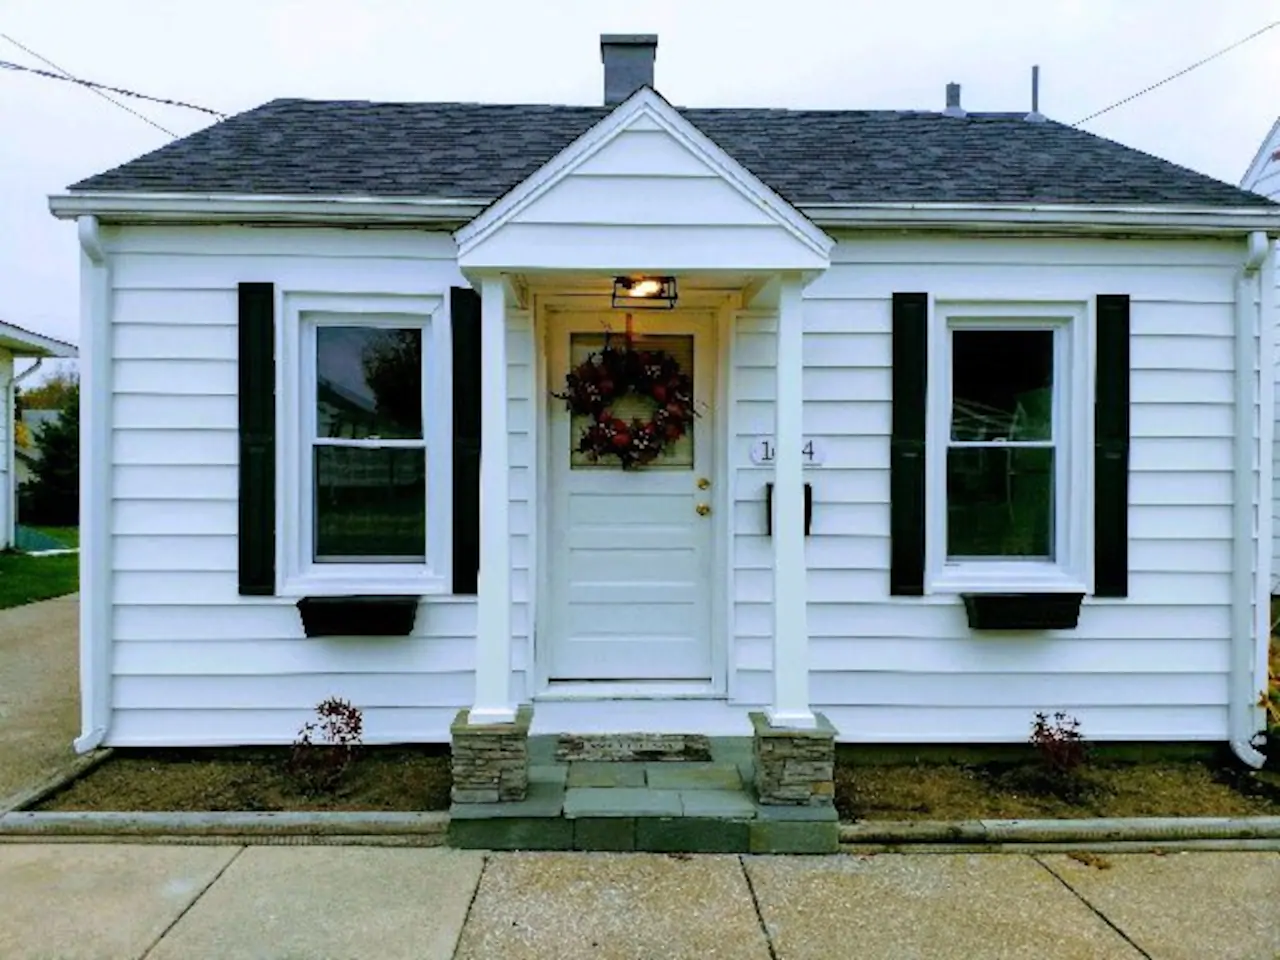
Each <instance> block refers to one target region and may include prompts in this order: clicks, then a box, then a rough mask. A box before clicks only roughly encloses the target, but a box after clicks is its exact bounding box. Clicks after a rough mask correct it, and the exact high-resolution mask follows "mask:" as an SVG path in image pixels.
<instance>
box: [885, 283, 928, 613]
mask: <svg viewBox="0 0 1280 960" xmlns="http://www.w3.org/2000/svg"><path fill="white" fill-rule="evenodd" d="M928 315H929V298H928V295H927V294H924V293H895V294H894V295H893V436H892V439H891V442H890V450H889V500H890V509H889V536H890V539H891V546H890V552H891V557H890V568H889V592H890V593H891V594H893V595H895V596H911V597H918V596H920V595H922V594H923V593H924V531H925V505H924V478H925V449H924V443H925V440H924V431H925V399H926V390H927V386H928V382H929V374H928V365H929V357H928V336H929V334H928Z"/></svg>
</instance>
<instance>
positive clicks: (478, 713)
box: [467, 706, 516, 726]
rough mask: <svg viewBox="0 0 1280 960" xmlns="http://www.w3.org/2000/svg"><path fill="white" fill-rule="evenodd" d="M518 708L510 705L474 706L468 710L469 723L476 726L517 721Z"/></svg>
mask: <svg viewBox="0 0 1280 960" xmlns="http://www.w3.org/2000/svg"><path fill="white" fill-rule="evenodd" d="M515 722H516V708H515V707H510V706H502V707H472V708H471V709H470V710H469V711H468V712H467V723H469V724H472V725H474V726H488V725H489V724H494V723H515Z"/></svg>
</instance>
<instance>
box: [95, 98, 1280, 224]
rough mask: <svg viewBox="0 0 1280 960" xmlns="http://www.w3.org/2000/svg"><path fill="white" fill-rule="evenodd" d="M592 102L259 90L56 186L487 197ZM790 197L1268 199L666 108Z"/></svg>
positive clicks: (924, 137)
mask: <svg viewBox="0 0 1280 960" xmlns="http://www.w3.org/2000/svg"><path fill="white" fill-rule="evenodd" d="M608 112H609V111H608V109H607V108H604V107H575V106H535V105H496V104H467V103H369V102H363V101H313V100H273V101H271V102H270V103H267V104H264V105H263V106H260V107H258V108H256V109H254V110H250V111H248V112H246V113H242V114H239V115H237V116H234V117H231V118H230V119H228V120H225V121H223V122H221V123H218V124H215V125H214V126H212V127H208V128H206V129H204V130H201V131H199V132H198V133H195V134H192V135H191V136H189V137H186V138H184V139H182V140H178V141H175V142H174V143H170V144H168V145H167V146H164V147H161V148H160V149H159V150H156V151H154V152H153V153H149V154H146V155H145V156H142V157H139V158H138V159H136V160H132V161H130V162H129V163H126V164H124V165H123V166H120V167H117V168H115V169H114V170H109V171H107V172H106V173H100V174H98V175H96V176H93V177H89V178H88V179H87V180H82V181H80V182H79V183H77V184H74V185H73V186H72V187H71V189H72V190H82V191H94V190H97V191H142V192H158V193H196V192H198V193H240V194H255V193H259V194H343V195H359V196H395V197H408V196H413V197H438V198H449V199H475V200H492V199H494V198H495V197H497V196H500V195H501V194H502V193H504V192H506V191H507V190H509V189H511V188H512V187H513V186H515V185H516V184H518V183H519V182H520V181H521V180H523V179H524V178H525V177H527V176H528V175H529V174H531V173H533V171H534V170H536V169H537V168H538V167H539V166H541V165H542V164H543V163H545V162H546V161H547V160H549V159H551V158H552V157H553V156H554V155H555V154H556V153H558V152H559V151H560V150H561V149H562V148H564V147H565V146H567V145H568V144H569V143H570V142H571V141H572V140H574V138H576V137H577V136H578V135H580V134H581V133H583V132H584V131H585V130H587V129H588V128H589V127H590V126H592V125H593V124H594V123H596V122H597V121H599V120H600V119H601V118H602V117H604V116H605V115H606V114H607V113H608ZM680 112H681V113H682V114H683V115H684V116H685V117H686V118H687V119H688V120H689V121H690V122H692V123H693V124H694V125H695V126H696V127H698V129H700V130H701V131H702V132H703V133H705V134H706V135H707V136H708V137H710V138H711V139H712V140H714V141H715V142H716V143H717V144H719V145H720V147H721V148H723V149H724V150H725V151H726V152H728V153H729V154H730V155H731V156H733V157H734V158H735V159H737V160H738V162H740V163H741V164H743V165H744V166H745V167H747V169H749V170H750V171H751V172H752V173H754V174H755V175H756V176H758V177H759V178H760V179H761V180H763V181H764V182H765V183H767V184H768V185H769V186H770V187H772V188H773V189H774V190H776V191H777V192H778V193H780V194H781V195H782V196H783V197H785V198H786V199H788V200H789V201H791V202H792V203H794V204H806V203H875V202H917V203H929V202H938V203H942V202H975V203H978V202H985V203H1115V204H1184V205H1198V206H1233V207H1241V206H1265V205H1268V203H1269V201H1267V200H1266V199H1265V198H1263V197H1260V196H1258V195H1256V194H1252V193H1249V192H1246V191H1243V190H1240V189H1238V188H1237V187H1234V186H1231V185H1228V184H1226V183H1221V182H1219V181H1217V180H1214V179H1212V178H1211V177H1207V176H1205V175H1203V174H1200V173H1196V172H1194V171H1192V170H1188V169H1186V168H1184V167H1180V166H1178V165H1176V164H1173V163H1170V162H1168V161H1166V160H1161V159H1159V158H1157V157H1153V156H1151V155H1149V154H1146V153H1143V152H1141V151H1139V150H1134V149H1131V148H1129V147H1125V146H1122V145H1120V144H1118V143H1115V142H1113V141H1110V140H1105V139H1103V138H1102V137H1097V136H1094V135H1093V134H1090V133H1086V132H1084V131H1081V130H1075V129H1073V128H1071V127H1067V126H1064V125H1063V124H1060V123H1054V122H1052V121H1050V122H1047V123H1030V122H1028V121H1026V120H1024V119H1023V115H1022V114H991V113H988V114H974V113H971V114H969V115H968V116H967V117H965V118H954V117H946V116H943V115H942V114H939V113H925V112H906V111H883V110H876V111H869V110H849V111H827V110H768V109H723V110H721V109H716V110H703V109H681V110H680Z"/></svg>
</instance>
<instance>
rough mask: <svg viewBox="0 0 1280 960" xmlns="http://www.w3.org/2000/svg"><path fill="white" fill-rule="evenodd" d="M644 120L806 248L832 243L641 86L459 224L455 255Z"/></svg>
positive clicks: (827, 247)
mask: <svg viewBox="0 0 1280 960" xmlns="http://www.w3.org/2000/svg"><path fill="white" fill-rule="evenodd" d="M641 118H647V119H649V120H651V121H652V122H653V123H655V124H656V125H657V126H658V127H660V128H661V129H662V130H663V131H664V132H665V133H666V134H667V135H668V136H670V137H671V138H672V139H673V140H675V141H676V142H677V143H679V144H680V145H681V146H683V147H684V148H685V149H686V150H688V151H689V152H690V153H692V154H693V155H694V156H695V157H697V158H698V159H699V160H701V161H702V162H703V163H705V164H706V165H707V166H708V167H709V168H710V169H712V170H713V171H715V172H716V173H717V174H718V175H719V176H720V177H721V178H722V179H724V180H725V181H726V182H727V183H729V184H730V185H731V186H733V187H734V188H736V189H737V190H738V191H739V192H740V193H742V194H743V195H744V196H746V197H748V198H750V199H751V200H752V201H753V202H754V203H755V204H756V205H757V206H758V207H759V208H760V209H762V210H763V211H765V212H766V213H767V214H769V215H770V216H771V217H772V218H773V219H774V221H775V222H776V223H777V224H778V226H780V227H782V228H783V229H785V230H786V231H787V232H788V233H790V234H791V235H792V236H793V237H794V238H795V239H796V240H798V241H799V242H801V243H803V244H804V245H805V246H807V247H809V248H810V249H811V250H812V251H813V252H814V253H815V254H817V255H818V256H819V257H821V258H823V259H824V260H825V259H826V258H827V257H828V256H829V255H830V253H831V249H832V248H833V247H834V246H835V241H834V240H832V239H831V238H830V237H828V236H827V235H826V234H825V233H823V232H822V230H820V229H819V228H818V227H817V226H815V225H814V224H813V223H812V222H811V221H810V220H809V219H808V218H807V217H806V216H805V215H804V214H803V213H802V212H801V211H800V210H798V209H796V208H795V207H794V206H792V205H791V204H790V203H788V202H787V201H786V200H784V199H783V198H782V197H781V196H779V195H778V194H777V193H776V192H775V191H774V190H772V189H771V188H770V187H769V186H767V185H766V184H765V183H764V181H762V180H760V179H759V178H758V177H756V176H755V175H754V174H753V173H751V172H750V171H749V170H747V169H746V167H744V166H743V165H742V164H740V163H739V162H738V161H737V160H735V159H733V157H731V156H730V155H729V154H727V153H725V152H724V150H722V149H721V148H720V147H719V146H717V145H716V144H715V143H714V142H713V141H712V140H711V139H710V138H709V137H707V136H706V135H705V134H704V133H702V131H700V130H699V129H698V128H697V127H695V126H694V125H693V124H691V123H690V122H689V121H688V120H686V119H685V118H684V117H682V116H680V113H679V111H677V110H676V108H675V107H673V106H671V104H669V103H668V102H667V101H666V100H664V99H663V98H662V96H661V95H659V94H658V93H657V92H656V91H655V90H653V89H652V88H650V87H641V88H640V89H639V90H637V91H636V92H635V93H633V94H632V95H631V96H630V97H628V98H627V99H626V100H624V101H623V102H622V103H620V104H618V106H617V107H615V108H614V110H613V112H612V113H610V114H609V115H608V116H606V117H605V118H604V119H603V120H601V121H600V122H598V123H597V124H596V125H595V126H593V127H591V128H590V129H589V130H587V131H586V132H585V133H583V134H582V135H581V136H579V137H578V138H577V139H576V140H574V141H573V143H571V144H569V146H567V147H565V148H564V149H563V150H561V151H560V152H559V153H558V154H556V155H555V156H554V157H552V158H551V159H550V160H548V161H547V162H546V163H545V164H543V165H542V166H541V167H539V168H538V169H537V170H535V171H534V172H533V173H531V174H530V175H529V176H528V177H526V178H525V179H524V180H523V181H521V182H520V183H519V184H517V185H516V186H515V187H513V188H512V189H511V190H509V191H507V193H505V194H503V195H502V197H500V198H499V199H498V200H497V201H496V202H494V204H493V205H492V206H490V207H489V208H488V209H486V210H485V211H484V213H482V214H480V216H478V217H476V218H475V219H474V220H472V221H471V222H470V223H468V224H467V225H466V226H464V227H462V228H461V229H460V230H458V232H457V233H456V234H454V239H455V240H457V242H458V252H459V255H460V256H464V257H465V256H466V254H467V252H468V251H469V250H471V249H473V248H475V247H476V246H478V245H479V244H481V243H483V242H484V240H485V238H486V237H488V236H490V235H491V234H492V233H493V232H494V231H496V230H498V229H499V228H500V227H501V226H502V225H503V224H505V223H508V222H509V221H510V220H511V219H512V218H513V217H514V216H516V215H517V214H518V213H519V212H520V211H521V210H523V209H524V208H525V207H527V206H528V205H529V204H531V203H533V202H534V201H535V200H537V199H538V198H539V197H540V196H542V195H543V194H545V193H546V192H547V191H548V190H550V189H551V188H552V187H554V186H555V185H556V184H557V183H559V182H560V181H561V180H563V179H564V178H565V177H566V176H568V175H569V174H570V173H572V172H573V170H575V169H576V168H577V167H579V166H580V165H582V164H583V163H585V162H586V161H587V160H588V159H590V158H591V157H592V156H594V155H595V154H596V153H598V152H599V151H600V150H602V149H603V148H604V147H605V146H607V145H608V144H609V143H610V141H612V140H613V138H614V137H616V136H617V135H618V134H620V133H622V132H623V131H625V130H627V129H628V128H629V127H631V126H632V125H633V124H634V123H636V121H638V120H640V119H641Z"/></svg>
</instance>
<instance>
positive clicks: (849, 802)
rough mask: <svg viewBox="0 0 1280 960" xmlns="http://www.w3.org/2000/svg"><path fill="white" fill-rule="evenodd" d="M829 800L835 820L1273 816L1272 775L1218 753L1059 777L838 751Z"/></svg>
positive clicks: (1276, 804) (1033, 768)
mask: <svg viewBox="0 0 1280 960" xmlns="http://www.w3.org/2000/svg"><path fill="white" fill-rule="evenodd" d="M843 752H844V751H842V753H843ZM836 809H837V810H838V811H839V813H840V818H841V819H842V820H980V819H1013V818H1029V819H1038V818H1081V817H1250V816H1277V815H1280V776H1277V775H1276V774H1274V773H1270V772H1267V773H1262V774H1256V773H1252V772H1250V771H1245V770H1241V769H1239V765H1238V764H1231V763H1230V762H1228V761H1223V762H1222V763H1221V764H1219V763H1214V762H1208V761H1178V762H1158V761H1157V762H1144V763H1127V764H1126V763H1116V762H1111V763H1103V762H1095V763H1091V764H1089V765H1088V766H1087V767H1086V768H1085V769H1084V770H1082V771H1081V772H1080V773H1078V774H1077V776H1076V777H1075V778H1074V779H1073V780H1072V781H1069V782H1062V781H1059V780H1055V779H1053V778H1049V777H1045V776H1044V775H1043V774H1042V773H1041V771H1040V768H1039V767H1038V765H1037V764H1036V763H1035V761H1034V760H1027V761H1012V762H989V763H917V764H908V765H887V766H877V765H871V764H857V763H854V762H853V761H852V758H851V757H849V756H848V755H847V754H846V755H844V756H842V757H840V758H839V759H838V760H837V763H836Z"/></svg>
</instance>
